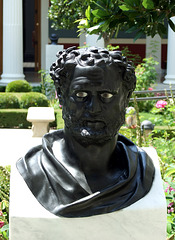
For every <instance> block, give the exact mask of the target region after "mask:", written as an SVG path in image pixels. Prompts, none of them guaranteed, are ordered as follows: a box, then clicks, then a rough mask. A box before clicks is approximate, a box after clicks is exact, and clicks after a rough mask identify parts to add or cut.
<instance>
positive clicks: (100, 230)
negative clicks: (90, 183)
mask: <svg viewBox="0 0 175 240" xmlns="http://www.w3.org/2000/svg"><path fill="white" fill-rule="evenodd" d="M144 150H145V151H147V153H148V154H149V155H150V157H151V158H152V159H153V162H154V165H155V169H156V172H155V179H154V182H153V186H152V188H151V190H150V192H149V193H148V194H147V195H146V196H145V197H144V198H142V199H141V200H139V201H137V202H136V203H134V204H132V205H131V206H129V207H127V208H125V209H123V210H120V211H116V212H113V213H108V214H102V215H97V216H92V217H85V218H64V217H57V216H55V215H53V214H51V213H49V212H48V211H47V210H46V209H44V208H43V207H42V206H41V205H40V204H39V203H38V201H37V200H36V199H35V197H34V196H33V194H32V193H31V192H30V190H29V189H28V187H27V185H26V184H25V182H24V180H23V179H22V177H21V176H20V174H19V173H18V171H17V170H16V167H15V166H13V167H12V174H11V191H10V240H29V239H30V240H57V239H58V240H80V239H83V240H112V239H117V240H148V239H149V240H166V201H165V196H164V191H163V186H162V179H161V175H160V169H159V162H158V157H157V153H156V151H155V149H153V148H144Z"/></svg>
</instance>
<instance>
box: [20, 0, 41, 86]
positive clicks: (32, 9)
mask: <svg viewBox="0 0 175 240" xmlns="http://www.w3.org/2000/svg"><path fill="white" fill-rule="evenodd" d="M40 23H41V0H23V59H24V60H23V68H24V74H25V78H26V80H27V81H28V82H40V74H38V71H39V70H40V69H41V28H40V25H41V24H40Z"/></svg>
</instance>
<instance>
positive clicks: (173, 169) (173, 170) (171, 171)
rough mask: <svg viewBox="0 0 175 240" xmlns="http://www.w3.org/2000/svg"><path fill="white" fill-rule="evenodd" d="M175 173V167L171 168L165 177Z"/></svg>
mask: <svg viewBox="0 0 175 240" xmlns="http://www.w3.org/2000/svg"><path fill="white" fill-rule="evenodd" d="M173 173H175V168H172V169H170V170H169V171H168V172H167V173H166V175H165V178H166V177H169V176H170V175H172V174H173Z"/></svg>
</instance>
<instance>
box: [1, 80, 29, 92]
mask: <svg viewBox="0 0 175 240" xmlns="http://www.w3.org/2000/svg"><path fill="white" fill-rule="evenodd" d="M5 91H6V92H31V91H32V86H31V85H30V84H29V83H28V82H27V81H26V80H15V81H12V82H10V83H8V84H7V86H6V89H5Z"/></svg>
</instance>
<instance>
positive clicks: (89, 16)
mask: <svg viewBox="0 0 175 240" xmlns="http://www.w3.org/2000/svg"><path fill="white" fill-rule="evenodd" d="M85 15H86V17H87V19H88V20H90V18H91V7H90V6H88V8H87V9H86V12H85Z"/></svg>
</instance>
